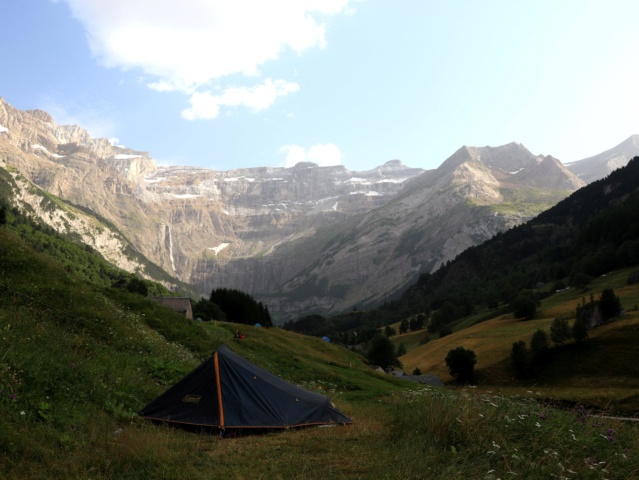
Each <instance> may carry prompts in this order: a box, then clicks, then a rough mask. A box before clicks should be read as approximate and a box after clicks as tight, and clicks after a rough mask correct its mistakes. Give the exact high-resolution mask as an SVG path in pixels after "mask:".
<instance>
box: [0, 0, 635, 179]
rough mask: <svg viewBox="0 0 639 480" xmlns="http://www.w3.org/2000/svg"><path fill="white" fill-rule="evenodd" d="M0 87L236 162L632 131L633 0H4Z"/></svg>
mask: <svg viewBox="0 0 639 480" xmlns="http://www.w3.org/2000/svg"><path fill="white" fill-rule="evenodd" d="M1 12H2V19H3V22H2V40H0V97H2V98H4V100H5V101H7V102H8V103H10V104H11V105H13V106H14V107H16V108H18V109H21V110H29V109H41V110H45V111H47V112H48V113H50V114H51V115H52V116H53V118H54V120H55V122H56V123H57V124H59V125H65V124H77V125H80V126H82V127H84V128H85V129H87V130H88V131H89V133H90V134H91V135H92V136H93V137H104V138H109V139H112V142H113V143H114V144H116V145H120V146H124V147H128V148H132V149H135V150H142V151H148V152H149V154H150V156H151V157H152V158H155V159H156V161H157V162H158V164H160V165H164V166H169V165H188V166H200V167H206V168H212V169H216V170H231V169H235V168H249V167H264V166H271V167H289V166H293V165H294V164H295V163H297V162H299V161H311V162H315V163H317V164H319V165H322V166H325V165H337V164H341V165H344V166H345V167H346V168H348V169H349V170H353V171H362V170H369V169H372V168H374V167H375V166H378V165H382V164H383V163H385V162H387V161H389V160H393V159H399V160H401V161H402V162H403V163H404V164H405V165H408V166H410V167H421V168H425V169H431V168H436V167H438V166H439V165H440V164H441V163H442V162H443V161H444V160H445V159H446V158H448V157H449V156H450V155H452V154H453V153H454V152H455V151H456V150H457V149H459V148H460V147H461V146H463V145H468V146H486V145H490V146H499V145H504V144H506V143H509V142H513V141H515V142H519V143H521V144H523V145H524V146H525V147H527V148H528V149H529V150H530V151H531V152H532V153H534V154H535V155H539V154H543V155H552V156H554V157H556V158H558V159H560V160H561V161H563V162H571V161H575V160H579V159H583V158H587V157H590V156H593V155H596V154H598V153H600V152H602V151H605V150H607V149H609V148H612V147H614V146H615V145H617V144H619V143H621V142H622V141H624V140H625V139H626V138H628V137H629V136H631V135H633V134H637V133H639V61H638V60H639V36H637V24H636V20H637V19H638V18H639V2H637V1H636V0H597V1H593V0H504V1H499V0H482V1H478V0H439V1H435V0H269V1H264V0H233V1H229V0H180V1H179V2H178V1H175V0H3V1H2V10H1Z"/></svg>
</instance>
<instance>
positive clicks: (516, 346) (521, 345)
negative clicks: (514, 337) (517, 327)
mask: <svg viewBox="0 0 639 480" xmlns="http://www.w3.org/2000/svg"><path fill="white" fill-rule="evenodd" d="M510 362H511V365H512V367H513V370H514V372H515V376H516V377H517V378H528V376H529V368H528V350H527V349H526V342H524V341H523V340H519V341H518V342H515V343H513V347H512V350H511V352H510Z"/></svg>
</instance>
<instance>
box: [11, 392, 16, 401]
mask: <svg viewBox="0 0 639 480" xmlns="http://www.w3.org/2000/svg"><path fill="white" fill-rule="evenodd" d="M16 397H17V395H16V394H15V393H12V394H11V395H10V396H9V398H10V399H11V400H15V399H16Z"/></svg>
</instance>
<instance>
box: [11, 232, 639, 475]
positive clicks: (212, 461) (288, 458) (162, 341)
mask: <svg viewBox="0 0 639 480" xmlns="http://www.w3.org/2000/svg"><path fill="white" fill-rule="evenodd" d="M243 328H244V332H245V333H246V334H247V338H246V339H245V340H236V339H234V338H233V334H234V332H235V330H236V326H235V325H232V324H226V323H210V324H207V323H198V322H193V321H187V320H185V319H184V318H182V317H180V316H178V315H177V314H174V313H173V312H170V311H169V310H167V309H164V308H162V307H161V306H159V305H157V304H155V303H153V302H150V301H149V300H147V299H146V298H143V297H141V296H139V295H135V294H132V293H129V292H127V291H125V290H121V289H114V288H110V287H104V286H100V285H92V284H90V283H87V282H86V281H85V280H84V279H82V278H81V277H79V276H78V275H76V274H75V273H74V272H73V270H72V269H68V268H65V267H64V266H63V265H62V264H60V263H59V262H58V261H56V260H52V259H51V258H50V257H48V256H47V255H45V254H44V253H38V252H36V251H35V250H33V248H32V247H30V246H29V245H28V244H27V243H25V242H24V241H23V240H22V239H21V238H19V237H18V236H17V235H15V234H14V233H12V232H10V231H8V230H7V229H5V228H0V331H1V335H0V392H1V393H0V411H1V412H2V416H0V476H2V477H3V478H12V479H21V478H25V479H26V478H29V479H34V478H36V479H37V478H42V479H45V478H46V479H51V478H53V479H56V478H60V479H62V478H64V479H68V478H92V479H112V478H118V479H119V478H132V479H148V478H174V479H183V478H194V479H197V478H202V479H204V478H207V479H208V478H218V477H221V478H238V479H240V478H264V479H267V478H268V479H271V478H323V479H326V478H397V479H400V478H401V479H406V478H424V477H425V476H428V477H431V478H498V477H499V478H504V477H505V476H506V475H507V474H508V472H513V473H518V474H519V475H520V476H523V477H525V478H548V477H547V476H548V475H550V474H552V475H557V476H559V475H560V474H562V472H564V471H565V469H568V470H570V471H574V472H577V474H578V475H580V478H600V477H601V475H602V472H603V470H604V469H605V470H607V472H606V473H605V475H606V477H607V478H631V477H632V476H633V475H634V474H635V473H636V472H638V471H639V470H638V469H639V460H638V459H637V458H638V456H637V455H632V454H631V453H630V452H636V451H637V449H639V432H638V431H637V428H636V427H635V426H633V425H628V424H624V423H622V422H619V421H616V420H608V419H607V420H602V419H595V418H594V417H592V420H591V419H590V418H589V419H588V422H584V421H583V415H582V414H581V413H579V415H577V414H575V413H573V412H564V411H559V410H553V409H551V408H550V407H548V406H546V405H544V404H539V403H536V402H532V401H531V400H527V399H525V398H522V396H518V397H517V398H515V397H513V396H505V395H496V394H494V393H486V392H484V393H480V392H478V391H473V390H460V391H448V390H445V389H437V388H426V387H421V388H419V387H418V386H417V384H412V383H409V382H406V381H402V380H394V379H392V378H391V377H389V376H386V375H383V374H379V373H376V372H373V371H372V370H370V369H369V368H368V367H366V366H365V364H364V363H363V361H362V358H361V357H360V356H358V355H357V354H354V353H352V352H350V351H348V350H346V349H344V348H342V347H339V346H336V345H334V344H329V343H326V342H324V341H322V340H320V339H317V338H311V337H306V336H302V335H298V334H295V333H291V332H286V331H284V330H281V329H276V328H273V329H265V328H255V327H243ZM222 343H224V344H227V345H228V346H229V348H231V349H232V350H233V351H235V352H237V353H239V354H241V355H243V356H245V357H246V358H248V359H249V360H251V361H253V362H254V363H256V364H258V365H260V366H261V367H263V368H266V369H267V370H270V371H272V372H274V373H276V374H278V375H281V376H282V377H284V378H285V379H287V380H290V381H292V382H294V383H296V384H298V385H301V386H303V387H305V388H307V389H310V390H315V391H323V392H325V393H327V394H328V395H329V396H330V397H331V399H332V400H333V401H334V402H335V403H336V404H337V406H338V407H339V408H340V409H341V410H342V411H344V413H346V414H347V415H349V416H350V417H351V418H352V419H353V420H354V424H353V425H352V426H350V427H335V428H309V429H293V430H289V431H283V432H279V433H271V434H267V435H257V436H245V437H238V438H233V439H222V438H220V437H218V436H217V435H208V434H195V433H189V432H185V431H182V430H179V429H173V428H167V427H161V426H156V425H153V424H150V423H149V422H147V421H145V420H142V419H140V418H139V417H137V416H136V415H135V413H134V412H136V411H137V410H139V409H140V408H141V407H143V406H144V405H145V404H146V403H147V402H149V401H150V400H152V399H153V398H155V397H156V396H157V395H159V394H160V393H162V392H163V391H164V390H165V389H166V388H167V387H168V386H170V385H171V384H173V383H174V382H175V381H177V380H178V379H180V378H181V377H182V376H183V375H184V374H185V373H187V372H188V371H190V370H191V369H192V368H193V367H195V366H196V365H197V364H198V363H199V362H200V361H201V360H202V359H203V358H205V357H206V356H208V355H209V354H210V353H211V352H212V351H213V350H215V349H216V348H217V347H218V346H219V345H220V344H222ZM525 396H526V395H524V396H523V397H525ZM541 418H543V419H544V420H543V425H542V424H540V422H541V420H540V419H541ZM537 424H539V425H540V426H539V427H538V426H537ZM611 430H614V432H615V433H614V438H613V439H611V437H610V435H611V434H610V433H609V432H610V431H611ZM573 438H574V439H575V440H572V439H573ZM569 440H571V441H572V442H570V441H569ZM495 445H498V447H496V446H495ZM490 452H493V453H490ZM544 452H547V453H544ZM558 458H561V461H559V460H558Z"/></svg>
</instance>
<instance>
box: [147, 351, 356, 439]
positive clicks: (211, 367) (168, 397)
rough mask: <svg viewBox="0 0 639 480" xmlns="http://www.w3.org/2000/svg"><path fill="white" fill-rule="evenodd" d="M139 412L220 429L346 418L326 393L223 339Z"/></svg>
mask: <svg viewBox="0 0 639 480" xmlns="http://www.w3.org/2000/svg"><path fill="white" fill-rule="evenodd" d="M139 414H140V416H142V417H145V418H148V419H150V420H156V421H162V422H172V423H176V424H183V425H191V426H201V427H218V428H222V429H226V428H232V429H235V428H249V429H252V428H288V427H299V426H310V425H326V424H346V423H352V420H351V419H349V418H348V417H346V416H345V415H344V414H343V413H342V412H340V411H339V410H337V408H336V407H335V406H334V405H333V404H332V402H331V401H330V400H329V399H328V397H325V396H324V395H320V394H317V393H312V392H309V391H307V390H304V389H303V388H300V387H297V386H295V385H293V384H291V383H289V382H287V381H285V380H282V379H281V378H279V377H278V376H276V375H273V374H272V373H269V372H267V371H266V370H263V369H261V368H259V367H257V366H256V365H253V364H252V363H251V362H249V361H247V360H246V359H244V358H242V357H240V356H239V355H237V354H235V353H233V352H232V351H230V350H229V349H228V348H227V347H226V346H224V345H222V346H221V347H220V348H219V349H218V350H217V352H215V353H214V354H213V355H212V356H210V357H209V358H208V359H206V360H205V361H204V363H202V364H201V365H200V366H199V367H197V368H196V369H195V370H193V371H192V372H191V373H189V374H188V375H187V376H186V377H184V378H183V379H182V380H180V381H179V382H178V383H176V384H175V385H173V386H172V387H171V388H170V389H169V390H167V391H166V392H165V393H163V394H162V395H161V396H160V397H158V398H157V399H156V400H154V401H153V402H151V403H150V404H148V405H147V406H146V407H144V408H143V409H142V410H141V411H140V412H139Z"/></svg>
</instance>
